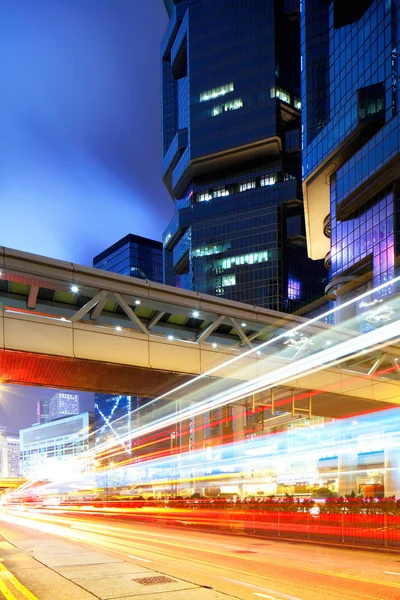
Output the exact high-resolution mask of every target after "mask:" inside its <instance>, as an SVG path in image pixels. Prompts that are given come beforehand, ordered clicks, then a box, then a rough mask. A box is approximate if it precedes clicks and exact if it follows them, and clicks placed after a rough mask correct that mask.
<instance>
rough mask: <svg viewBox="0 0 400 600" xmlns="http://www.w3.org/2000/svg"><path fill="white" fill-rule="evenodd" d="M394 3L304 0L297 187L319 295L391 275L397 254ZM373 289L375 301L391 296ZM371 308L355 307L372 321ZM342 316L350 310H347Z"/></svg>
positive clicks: (399, 9)
mask: <svg viewBox="0 0 400 600" xmlns="http://www.w3.org/2000/svg"><path fill="white" fill-rule="evenodd" d="M399 31H400V2H398V0H374V1H372V0H360V1H357V2H348V1H344V0H335V1H334V2H333V1H331V2H328V1H325V0H302V12H301V54H302V56H301V60H302V105H303V123H302V131H303V140H302V144H303V177H304V184H303V188H304V189H303V191H304V203H305V214H306V230H307V243H308V252H309V255H310V256H311V257H312V258H314V259H320V258H323V257H325V263H326V265H327V266H328V268H330V269H331V276H330V282H329V284H328V286H327V290H326V291H327V295H328V297H329V298H330V299H332V300H333V301H336V302H337V303H343V300H345V299H347V297H348V295H349V294H354V292H357V291H360V290H365V289H366V288H368V287H376V286H377V285H379V284H384V283H387V282H390V281H391V280H392V279H393V277H394V276H395V274H396V257H398V256H399V253H400V187H399V182H400V154H399V148H400V116H399V110H398V109H399V100H400V97H399V88H398V73H399V50H400V46H399ZM393 291H394V290H393V286H392V285H390V284H389V285H388V287H386V289H385V290H383V291H382V292H381V293H380V294H377V295H376V297H375V299H374V301H373V302H374V303H379V302H380V301H382V300H384V297H385V296H387V295H390V294H392V293H393ZM378 309H379V305H376V306H375V307H373V310H372V309H371V306H370V303H365V302H362V301H360V302H359V303H358V305H357V306H356V307H355V309H353V310H352V313H353V316H354V313H355V314H357V315H361V316H362V318H364V313H368V314H367V315H366V316H367V319H366V327H367V329H368V322H369V323H370V326H372V325H373V319H374V314H375V313H376V314H375V318H376V319H378V318H379V319H381V316H379V314H378V313H379V310H378ZM371 310H372V312H371ZM345 316H346V317H349V316H352V315H349V314H346V315H345Z"/></svg>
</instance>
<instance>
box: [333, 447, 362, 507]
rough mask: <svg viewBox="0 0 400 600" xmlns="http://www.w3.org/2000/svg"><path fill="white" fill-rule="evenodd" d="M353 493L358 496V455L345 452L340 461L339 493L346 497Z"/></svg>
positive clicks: (340, 455) (340, 456)
mask: <svg viewBox="0 0 400 600" xmlns="http://www.w3.org/2000/svg"><path fill="white" fill-rule="evenodd" d="M352 492H354V493H355V494H357V495H358V486H357V453H355V452H343V453H341V454H339V459H338V493H339V495H340V496H345V495H346V494H351V493H352Z"/></svg>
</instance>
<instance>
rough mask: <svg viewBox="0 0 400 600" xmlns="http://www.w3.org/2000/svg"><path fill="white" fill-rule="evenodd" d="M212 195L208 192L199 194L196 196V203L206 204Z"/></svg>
mask: <svg viewBox="0 0 400 600" xmlns="http://www.w3.org/2000/svg"><path fill="white" fill-rule="evenodd" d="M211 198H212V195H211V194H210V192H209V191H207V192H200V193H199V194H197V195H196V201H197V202H206V201H208V200H211Z"/></svg>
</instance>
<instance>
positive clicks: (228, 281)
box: [222, 275, 236, 287]
mask: <svg viewBox="0 0 400 600" xmlns="http://www.w3.org/2000/svg"><path fill="white" fill-rule="evenodd" d="M230 285H236V275H228V276H227V277H223V278H222V287H229V286H230Z"/></svg>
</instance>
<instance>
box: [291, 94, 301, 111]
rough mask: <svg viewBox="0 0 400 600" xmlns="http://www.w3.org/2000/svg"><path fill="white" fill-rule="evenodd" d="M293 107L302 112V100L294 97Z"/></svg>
mask: <svg viewBox="0 0 400 600" xmlns="http://www.w3.org/2000/svg"><path fill="white" fill-rule="evenodd" d="M293 106H294V107H295V109H296V110H301V100H300V98H296V96H295V97H294V100H293Z"/></svg>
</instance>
